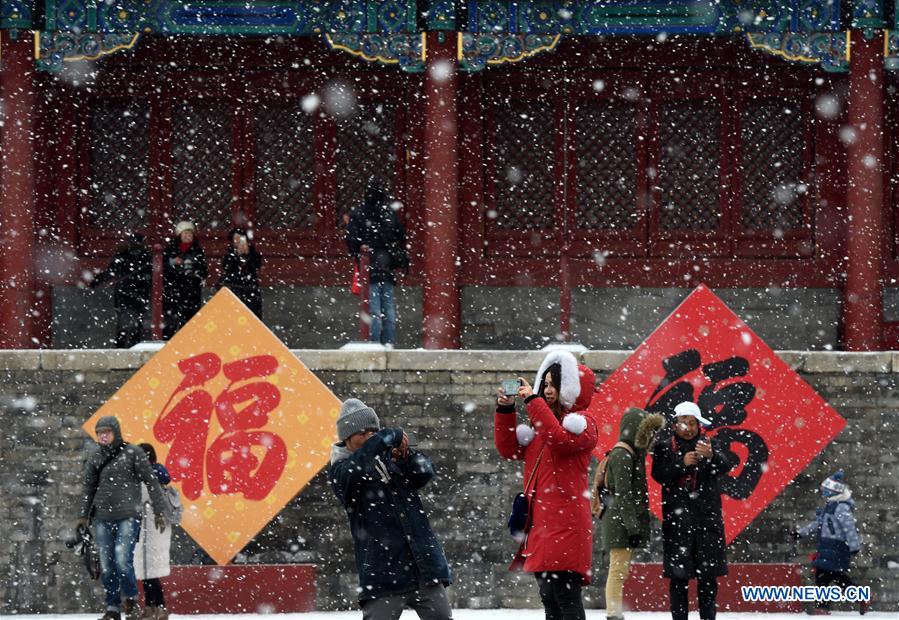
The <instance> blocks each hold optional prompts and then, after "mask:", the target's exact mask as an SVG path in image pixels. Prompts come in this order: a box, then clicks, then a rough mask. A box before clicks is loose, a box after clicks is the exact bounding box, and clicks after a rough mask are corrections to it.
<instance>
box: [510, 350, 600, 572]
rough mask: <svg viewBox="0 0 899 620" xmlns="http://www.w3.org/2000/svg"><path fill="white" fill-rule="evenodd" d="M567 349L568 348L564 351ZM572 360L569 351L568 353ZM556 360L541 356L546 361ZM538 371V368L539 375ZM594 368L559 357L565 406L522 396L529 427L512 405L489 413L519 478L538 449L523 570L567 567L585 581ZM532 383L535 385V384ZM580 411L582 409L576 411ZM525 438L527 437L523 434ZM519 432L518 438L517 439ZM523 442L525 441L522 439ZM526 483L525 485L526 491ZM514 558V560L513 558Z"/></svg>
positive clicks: (589, 548)
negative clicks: (519, 465) (520, 466)
mask: <svg viewBox="0 0 899 620" xmlns="http://www.w3.org/2000/svg"><path fill="white" fill-rule="evenodd" d="M569 355H570V354H569ZM571 359H572V360H573V359H574V357H573V356H571ZM547 361H548V362H550V363H556V362H557V361H559V360H555V361H554V360H552V359H549V358H548V359H547V360H544V366H545V367H548V366H549V364H548V363H547ZM566 373H568V374H569V375H570V374H572V373H574V374H576V375H577V377H576V378H574V379H575V385H576V386H577V387H576V388H575V389H576V392H575V395H576V398H575V399H574V402H573V404H572V403H570V402H569V403H567V406H566V402H565V401H566V399H565V398H564V393H565V384H566V382H567V383H569V384H570V383H571V380H572V379H573V377H570V376H569V377H566ZM540 378H542V373H538V380H539V379H540ZM595 382H596V378H595V375H594V374H593V371H592V370H590V369H589V368H587V367H586V366H583V365H578V364H577V362H574V364H573V365H568V364H566V363H562V389H561V390H560V400H561V401H562V404H563V406H566V409H567V410H568V412H566V413H565V414H563V418H562V420H559V419H558V418H556V416H555V414H553V412H552V410H551V409H550V408H549V405H547V404H546V401H545V400H543V399H542V398H540V397H539V396H537V395H536V394H535V395H533V396H531V397H529V398H528V399H527V400H526V401H525V404H526V408H527V414H528V418H529V419H530V422H531V426H532V427H533V432H531V433H528V432H522V430H525V431H526V430H527V429H521V430H518V429H516V417H515V406H514V405H508V406H502V405H501V406H499V407H497V410H496V414H495V415H494V427H493V430H494V432H493V438H494V444H495V445H496V449H497V451H498V452H499V454H500V455H501V456H502V457H503V458H507V459H514V460H524V484H526V483H527V481H528V479H530V477H531V472H532V471H533V470H534V466H535V464H536V463H537V457H538V456H539V455H540V454H541V451H542V453H543V454H542V456H541V457H540V463H539V466H538V467H537V472H536V474H535V481H533V482H532V483H531V488H532V489H533V490H534V491H533V495H531V499H530V510H531V512H532V515H533V517H532V525H531V529H530V531H529V532H528V534H527V537H526V539H525V544H524V546H523V548H522V549H521V557H523V558H524V570H525V571H527V572H544V571H550V572H562V571H572V572H575V573H578V574H579V575H581V577H582V579H583V583H584V584H585V585H586V584H589V583H590V579H591V577H592V573H593V571H592V565H593V518H592V515H591V513H590V500H589V499H588V498H589V491H588V488H589V483H588V480H587V478H588V469H589V466H590V459H591V458H592V452H593V449H594V448H595V447H596V441H597V439H598V437H599V433H598V431H597V427H596V422H595V421H594V420H593V417H592V415H590V414H589V413H586V410H587V408H588V407H589V406H590V401H591V400H592V398H593V393H594V391H595V389H596V388H595ZM535 389H536V387H535ZM578 412H584V413H578ZM529 436H530V437H532V438H530V440H528V439H527V438H528V437H529ZM519 437H521V438H522V440H521V441H519ZM522 444H524V445H522ZM529 490H530V489H524V491H525V493H526V494H527V493H528V491H529ZM513 564H514V563H513Z"/></svg>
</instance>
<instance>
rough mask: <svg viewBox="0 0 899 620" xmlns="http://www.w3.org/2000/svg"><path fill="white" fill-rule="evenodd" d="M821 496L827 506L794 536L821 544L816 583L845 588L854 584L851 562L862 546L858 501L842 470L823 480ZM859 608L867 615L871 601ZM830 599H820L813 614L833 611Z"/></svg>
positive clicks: (813, 562)
mask: <svg viewBox="0 0 899 620" xmlns="http://www.w3.org/2000/svg"><path fill="white" fill-rule="evenodd" d="M821 497H823V498H824V506H822V507H820V508H818V509H817V510H816V511H815V520H814V521H812V522H810V523H808V524H807V525H805V526H804V527H802V528H800V529H799V530H798V531H796V532H794V533H793V535H794V537H796V538H804V537H809V538H811V537H812V536H814V537H815V541H816V543H817V546H818V551H817V553H815V555H814V560H813V561H812V566H814V569H815V585H818V586H829V585H831V584H834V585H838V586H840V587H841V588H846V587H848V586H851V585H854V584H853V583H852V580H851V579H850V578H849V563H850V561H851V559H852V556H854V555H855V554H856V553H858V551H859V548H860V543H859V537H858V529H857V528H856V526H855V515H853V511H854V510H855V501H854V500H853V499H852V491H851V490H849V487H848V486H847V485H846V483H845V482H843V471H842V470H840V471H838V472H836V473H835V474H833V475H832V476H830V477H829V478H827V479H826V480H824V482H822V483H821ZM859 605H860V608H859V611H860V612H861V613H862V614H864V613H865V612H866V611H867V610H868V603H867V602H862V603H860V604H859ZM829 607H830V602H829V601H826V600H821V601H818V603H817V606H816V607H815V608H814V609H812V610H811V612H810V613H812V614H815V615H819V614H829V613H830V610H829Z"/></svg>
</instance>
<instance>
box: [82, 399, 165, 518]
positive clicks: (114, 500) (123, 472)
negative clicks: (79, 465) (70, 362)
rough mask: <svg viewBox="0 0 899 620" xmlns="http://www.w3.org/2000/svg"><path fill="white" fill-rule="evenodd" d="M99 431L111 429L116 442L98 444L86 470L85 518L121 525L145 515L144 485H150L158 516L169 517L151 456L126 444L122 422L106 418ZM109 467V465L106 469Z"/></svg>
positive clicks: (87, 462)
mask: <svg viewBox="0 0 899 620" xmlns="http://www.w3.org/2000/svg"><path fill="white" fill-rule="evenodd" d="M96 428H110V429H112V431H113V433H114V439H113V441H112V443H111V444H110V445H108V446H101V445H99V444H96V449H94V450H93V451H92V452H91V453H90V454H89V455H88V457H87V460H86V462H85V466H84V491H83V493H82V498H81V516H82V517H84V518H87V517H90V516H91V513H92V512H93V518H94V519H100V520H102V521H121V520H123V519H133V518H135V517H139V516H140V515H141V511H142V510H143V502H142V501H141V485H142V484H145V485H147V489H149V492H150V502H151V504H152V505H153V510H154V512H155V514H164V513H165V498H163V496H162V487H160V486H159V480H157V478H156V473H155V472H154V471H153V467H152V466H151V465H150V461H149V459H147V453H146V452H144V451H143V450H142V449H141V448H140V447H139V446H135V445H131V444H126V443H125V442H124V441H123V440H122V431H121V427H120V426H119V421H118V420H117V419H116V418H115V417H113V416H104V417H102V418H100V419H99V420H98V421H97V426H96ZM104 464H105V465H104Z"/></svg>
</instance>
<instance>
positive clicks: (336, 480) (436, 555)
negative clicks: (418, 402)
mask: <svg viewBox="0 0 899 620" xmlns="http://www.w3.org/2000/svg"><path fill="white" fill-rule="evenodd" d="M337 437H338V439H339V442H338V443H336V444H334V448H333V450H332V452H331V466H330V468H329V470H328V479H329V480H330V481H331V487H332V488H333V489H334V493H335V494H336V495H337V497H338V499H340V502H341V503H342V504H343V507H344V508H345V509H346V512H347V517H348V518H349V521H350V531H351V533H352V535H353V543H354V546H355V552H356V571H357V573H358V574H359V604H360V605H361V607H362V617H363V619H364V620H382V619H383V620H396V619H397V618H399V617H400V614H401V613H402V612H403V609H404V608H405V607H411V608H412V609H414V610H415V611H416V612H417V613H418V616H419V617H420V618H421V619H422V620H450V619H451V618H452V610H451V609H450V605H449V600H448V599H447V595H446V586H448V585H449V584H450V583H452V575H451V573H450V569H449V565H448V564H447V561H446V557H445V556H444V554H443V548H442V547H441V545H440V542H439V541H438V540H437V537H436V536H435V535H434V532H433V531H432V530H431V524H430V523H429V522H428V517H427V514H426V513H425V510H424V507H423V506H422V504H421V498H420V497H419V496H418V490H419V489H421V488H422V487H423V486H424V485H426V484H427V483H428V482H429V481H430V480H431V478H433V477H434V475H435V471H434V464H433V463H432V462H431V459H429V458H428V457H427V456H425V455H424V454H422V453H421V452H418V451H416V450H414V449H412V448H409V438H408V437H407V436H406V434H405V433H404V432H403V431H402V429H398V428H396V429H390V428H386V429H383V430H381V426H380V422H379V421H378V416H377V415H376V414H375V412H374V410H373V409H371V407H368V406H366V405H365V403H363V402H362V401H360V400H358V399H355V398H351V399H349V400H347V401H346V402H345V403H343V406H342V407H341V410H340V417H339V418H338V419H337Z"/></svg>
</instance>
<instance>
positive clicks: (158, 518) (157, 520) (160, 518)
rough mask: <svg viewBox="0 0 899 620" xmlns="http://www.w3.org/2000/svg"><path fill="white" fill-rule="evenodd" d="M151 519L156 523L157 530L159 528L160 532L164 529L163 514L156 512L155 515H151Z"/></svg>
mask: <svg viewBox="0 0 899 620" xmlns="http://www.w3.org/2000/svg"><path fill="white" fill-rule="evenodd" d="M153 521H154V522H155V524H156V529H157V530H159V531H160V532H164V531H165V516H163V515H162V514H160V513H157V514H156V515H154V516H153Z"/></svg>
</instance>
